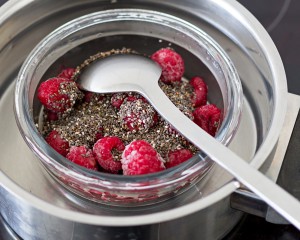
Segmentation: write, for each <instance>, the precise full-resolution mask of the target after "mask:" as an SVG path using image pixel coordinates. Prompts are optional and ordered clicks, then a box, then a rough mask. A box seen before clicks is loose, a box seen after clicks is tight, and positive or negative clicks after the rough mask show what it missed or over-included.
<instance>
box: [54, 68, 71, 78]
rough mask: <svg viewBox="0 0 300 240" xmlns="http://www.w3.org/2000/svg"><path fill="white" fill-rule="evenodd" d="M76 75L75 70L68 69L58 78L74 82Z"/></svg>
mask: <svg viewBox="0 0 300 240" xmlns="http://www.w3.org/2000/svg"><path fill="white" fill-rule="evenodd" d="M74 73H75V68H66V69H64V70H62V71H61V73H60V74H58V75H57V77H59V78H66V79H68V80H72V77H73V74H74Z"/></svg>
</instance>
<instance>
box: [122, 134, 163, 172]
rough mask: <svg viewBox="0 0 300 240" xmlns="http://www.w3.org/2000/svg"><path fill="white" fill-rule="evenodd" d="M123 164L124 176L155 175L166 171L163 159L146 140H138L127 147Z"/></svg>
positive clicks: (123, 156)
mask: <svg viewBox="0 0 300 240" xmlns="http://www.w3.org/2000/svg"><path fill="white" fill-rule="evenodd" d="M121 162H122V169H123V174H124V175H140V174H147V173H154V172H159V171H162V170H164V169H165V166H164V160H163V159H162V157H161V156H160V155H159V153H157V152H156V151H155V149H154V148H153V147H152V146H151V145H150V144H149V143H148V142H146V141H144V140H136V141H133V142H131V143H130V144H129V145H127V146H126V148H125V150H124V152H123V154H122V160H121Z"/></svg>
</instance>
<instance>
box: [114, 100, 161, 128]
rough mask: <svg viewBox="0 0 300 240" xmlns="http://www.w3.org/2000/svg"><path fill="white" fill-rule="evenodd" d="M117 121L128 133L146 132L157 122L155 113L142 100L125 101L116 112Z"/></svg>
mask: <svg viewBox="0 0 300 240" xmlns="http://www.w3.org/2000/svg"><path fill="white" fill-rule="evenodd" d="M118 117H119V121H120V122H121V124H122V126H123V127H124V128H125V129H127V130H129V131H140V132H147V131H148V130H149V129H150V128H151V127H153V126H154V125H155V124H156V123H157V121H158V115H157V112H156V111H155V110H154V108H153V107H152V106H151V105H150V104H149V103H148V102H146V101H145V100H144V99H142V98H139V99H133V100H132V101H131V100H129V99H126V100H125V101H124V102H123V104H122V105H121V106H120V110H119V112H118Z"/></svg>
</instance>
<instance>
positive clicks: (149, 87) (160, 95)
mask: <svg viewBox="0 0 300 240" xmlns="http://www.w3.org/2000/svg"><path fill="white" fill-rule="evenodd" d="M143 94H144V95H146V96H145V97H146V98H147V99H148V100H149V102H150V103H151V104H152V105H153V107H154V108H155V109H156V110H157V111H158V113H159V114H160V115H161V116H162V117H163V118H164V119H166V120H167V121H168V122H170V123H172V125H173V127H174V128H176V129H177V130H178V132H180V133H181V134H182V135H183V136H185V137H186V138H187V139H189V140H190V141H191V142H192V143H193V144H194V145H195V146H197V147H198V148H199V149H201V150H202V151H203V152H204V153H205V154H206V155H208V156H209V157H210V158H211V159H212V160H213V161H215V162H217V163H218V164H219V165H220V166H222V167H223V168H224V169H226V170H227V171H228V172H230V173H231V174H232V175H233V176H235V177H236V178H237V179H238V180H239V181H240V182H241V183H243V184H244V185H245V186H247V187H248V188H249V189H250V190H252V191H253V192H254V193H256V194H257V195H258V196H260V197H261V198H262V199H263V200H264V201H265V202H266V203H268V204H269V205H270V206H271V207H272V208H274V209H275V210H276V211H277V212H278V213H280V214H281V215H282V216H283V217H284V218H286V219H287V220H288V221H289V222H291V223H292V224H293V225H295V226H296V227H297V228H298V229H299V230H300V202H299V201H298V200H297V199H296V198H294V197H293V196H292V195H290V194H289V193H287V192H286V191H285V190H283V189H282V188H280V187H279V186H278V185H276V184H275V183H274V182H272V181H271V180H270V179H268V178H267V177H265V176H264V175H263V174H262V173H260V172H259V171H258V170H256V169H255V168H253V167H252V166H251V165H249V164H248V163H247V162H246V161H245V160H243V159H241V158H240V157H239V156H238V155H236V154H235V153H234V152H232V151H231V150H230V149H228V148H227V147H225V146H224V145H222V144H221V143H220V142H218V141H217V140H216V139H215V138H214V137H212V136H211V135H209V134H208V133H206V132H205V131H204V130H202V129H201V128H200V127H199V126H197V125H196V124H195V123H193V122H192V121H191V120H190V119H189V118H187V117H186V116H185V115H184V114H183V113H182V112H181V111H180V110H179V109H178V108H177V107H176V106H175V105H174V104H173V103H172V102H171V101H170V100H169V98H168V97H167V96H166V95H165V94H164V92H163V91H162V90H161V89H160V87H159V86H158V85H155V84H146V85H145V86H144V89H143Z"/></svg>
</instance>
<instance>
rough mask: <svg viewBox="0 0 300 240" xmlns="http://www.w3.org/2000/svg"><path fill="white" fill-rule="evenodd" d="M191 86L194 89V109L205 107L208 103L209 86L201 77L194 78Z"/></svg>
mask: <svg viewBox="0 0 300 240" xmlns="http://www.w3.org/2000/svg"><path fill="white" fill-rule="evenodd" d="M190 84H191V85H192V87H193V88H194V92H193V95H192V103H193V105H194V107H199V106H202V105H205V104H206V102H207V85H206V84H205V82H204V81H203V79H202V78H200V77H193V78H192V79H191V81H190Z"/></svg>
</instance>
